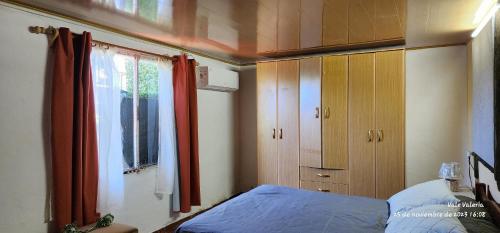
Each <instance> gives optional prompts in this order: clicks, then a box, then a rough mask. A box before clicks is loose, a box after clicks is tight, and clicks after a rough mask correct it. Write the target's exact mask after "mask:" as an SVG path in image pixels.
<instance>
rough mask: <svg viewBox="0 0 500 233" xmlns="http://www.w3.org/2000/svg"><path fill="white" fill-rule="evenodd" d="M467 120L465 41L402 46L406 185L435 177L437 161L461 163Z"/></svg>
mask: <svg viewBox="0 0 500 233" xmlns="http://www.w3.org/2000/svg"><path fill="white" fill-rule="evenodd" d="M467 123H468V122H467V47H466V46H453V47H442V48H430V49H421V50H410V51H407V52H406V186H407V187H409V186H412V185H414V184H418V183H421V182H424V181H427V180H432V179H437V178H438V171H439V167H440V165H441V163H442V162H451V161H457V162H461V163H464V155H465V150H466V148H467V140H468V138H467V137H468V135H467ZM462 168H463V170H464V171H467V170H466V169H467V166H466V165H465V164H463V165H462ZM464 178H468V177H464Z"/></svg>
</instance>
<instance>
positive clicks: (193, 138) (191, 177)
mask: <svg viewBox="0 0 500 233" xmlns="http://www.w3.org/2000/svg"><path fill="white" fill-rule="evenodd" d="M173 64H174V68H173V76H174V77H173V84H174V106H175V121H176V125H177V144H178V158H179V159H178V160H179V181H180V184H179V185H180V211H181V212H184V213H187V212H189V211H191V206H193V205H200V204H201V198H200V176H199V155H198V114H197V95H196V82H195V70H194V68H195V62H194V60H188V59H187V56H186V55H185V54H183V55H181V56H177V59H176V60H175V61H174V62H173Z"/></svg>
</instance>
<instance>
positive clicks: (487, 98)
mask: <svg viewBox="0 0 500 233" xmlns="http://www.w3.org/2000/svg"><path fill="white" fill-rule="evenodd" d="M497 16H498V13H497ZM494 20H495V17H494V18H493V19H492V20H490V22H489V23H488V24H486V26H485V27H484V28H483V29H482V30H481V33H479V34H478V36H477V37H476V38H474V39H473V40H472V41H471V42H469V44H468V48H469V60H468V62H469V104H470V106H469V123H470V124H469V127H470V129H469V134H470V138H469V139H470V141H469V145H468V146H469V147H468V148H469V150H470V151H474V152H475V153H477V154H478V155H479V156H480V157H481V158H482V159H483V160H485V161H486V162H487V163H489V164H490V165H492V166H494V159H495V158H494V145H493V144H494V132H493V125H494V122H493V119H494V113H493V99H494V96H493V92H494V90H493V79H494V70H493V69H494V52H495V51H494V50H495V39H494V34H495V30H497V29H495V27H498V26H495V23H494ZM496 20H498V19H496ZM497 22H498V21H497ZM479 181H480V182H482V183H485V184H486V185H489V188H490V191H491V194H492V196H493V198H495V200H497V201H498V200H500V190H499V189H498V186H497V185H496V184H497V181H496V180H495V177H494V174H493V172H491V171H490V170H489V169H487V168H486V167H485V166H484V165H483V164H482V163H479Z"/></svg>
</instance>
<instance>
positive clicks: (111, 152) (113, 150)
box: [91, 48, 124, 214]
mask: <svg viewBox="0 0 500 233" xmlns="http://www.w3.org/2000/svg"><path fill="white" fill-rule="evenodd" d="M114 54H115V53H114V52H113V51H111V50H109V49H108V50H103V49H100V48H93V50H92V54H91V64H92V78H93V81H94V83H93V84H94V99H95V108H96V126H97V141H98V152H99V187H98V189H99V190H98V196H97V211H98V212H100V213H101V214H106V213H109V212H110V211H111V209H114V208H117V207H121V205H122V204H123V192H124V191H123V150H122V127H121V121H120V101H121V97H120V91H121V88H120V87H121V80H120V76H119V75H118V72H117V70H116V68H115V66H114V62H113V58H114Z"/></svg>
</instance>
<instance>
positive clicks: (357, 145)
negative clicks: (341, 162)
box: [349, 53, 375, 197]
mask: <svg viewBox="0 0 500 233" xmlns="http://www.w3.org/2000/svg"><path fill="white" fill-rule="evenodd" d="M374 62H375V54H373V53H365V54H356V55H350V56H349V193H350V195H359V196H368V197H375V143H374V137H373V135H374V132H373V130H372V129H374V123H375V122H374V121H375V119H374V111H375V106H374V96H375V93H374V85H375V83H374V82H375V64H374Z"/></svg>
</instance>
